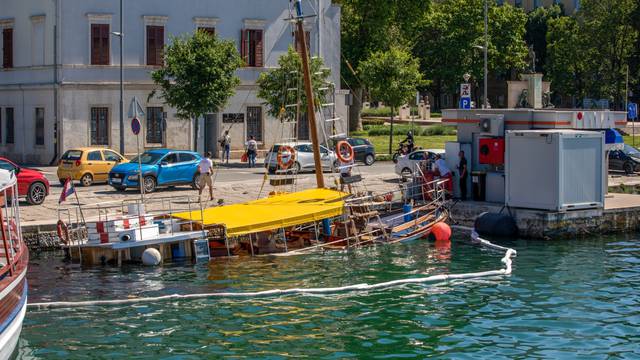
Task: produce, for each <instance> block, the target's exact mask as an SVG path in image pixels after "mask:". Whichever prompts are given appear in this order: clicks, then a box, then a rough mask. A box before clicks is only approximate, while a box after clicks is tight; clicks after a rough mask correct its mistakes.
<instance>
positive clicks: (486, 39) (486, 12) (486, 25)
mask: <svg viewBox="0 0 640 360" xmlns="http://www.w3.org/2000/svg"><path fill="white" fill-rule="evenodd" d="M473 47H474V48H476V49H479V50H482V51H484V100H483V101H482V104H483V105H482V107H483V108H484V109H487V108H489V103H488V101H489V98H488V97H487V96H488V91H487V82H488V81H487V78H488V77H489V69H488V65H487V63H488V60H489V56H488V53H487V52H488V49H489V2H488V1H487V0H484V46H482V45H474V46H473Z"/></svg>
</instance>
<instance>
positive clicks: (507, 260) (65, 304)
mask: <svg viewBox="0 0 640 360" xmlns="http://www.w3.org/2000/svg"><path fill="white" fill-rule="evenodd" d="M471 239H472V241H473V242H474V243H476V244H478V245H480V246H483V247H487V248H491V249H496V250H497V249H506V251H505V254H504V256H503V257H502V259H501V262H502V264H503V265H504V267H503V268H501V269H498V270H489V271H481V272H473V273H464V274H449V275H446V274H443V275H432V276H427V277H422V278H409V279H399V280H392V281H385V282H380V283H376V284H367V283H361V284H354V285H346V286H339V287H327V288H292V289H273V290H265V291H252V292H219V293H200V294H171V295H164V296H156V297H143V298H135V299H114V300H89V301H55V302H42V303H30V304H27V306H28V307H29V308H35V309H38V310H41V309H54V308H79V307H91V306H109V305H124V304H140V303H150V302H158V301H167V300H187V299H209V298H236V299H238V298H245V299H246V298H258V297H277V296H286V295H312V294H324V295H331V294H339V293H345V292H359V291H370V290H384V289H390V288H396V287H401V286H404V285H408V284H428V283H440V282H447V281H452V280H466V279H477V278H483V277H492V276H506V275H510V274H511V272H512V260H511V258H512V257H515V256H516V254H517V253H516V251H515V250H514V249H510V248H505V247H502V246H499V245H496V244H493V243H491V242H490V241H488V240H484V239H481V238H480V237H479V236H478V235H477V233H475V231H472V233H471Z"/></svg>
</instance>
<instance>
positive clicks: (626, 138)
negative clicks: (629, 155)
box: [622, 135, 640, 147]
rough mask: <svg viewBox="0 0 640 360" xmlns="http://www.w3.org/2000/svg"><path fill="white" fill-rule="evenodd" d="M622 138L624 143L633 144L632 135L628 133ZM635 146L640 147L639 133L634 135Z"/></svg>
mask: <svg viewBox="0 0 640 360" xmlns="http://www.w3.org/2000/svg"><path fill="white" fill-rule="evenodd" d="M622 138H623V139H624V143H625V144H627V145H631V146H633V144H634V137H633V136H631V135H628V136H623V137H622ZM635 146H636V147H640V135H636V136H635Z"/></svg>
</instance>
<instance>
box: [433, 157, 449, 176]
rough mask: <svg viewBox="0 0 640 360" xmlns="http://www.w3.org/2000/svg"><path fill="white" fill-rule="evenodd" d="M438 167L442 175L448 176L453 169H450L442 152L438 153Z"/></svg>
mask: <svg viewBox="0 0 640 360" xmlns="http://www.w3.org/2000/svg"><path fill="white" fill-rule="evenodd" d="M436 169H438V172H439V173H440V177H446V176H448V175H449V174H451V169H449V167H448V166H447V162H446V161H444V159H443V158H442V156H440V154H438V155H436Z"/></svg>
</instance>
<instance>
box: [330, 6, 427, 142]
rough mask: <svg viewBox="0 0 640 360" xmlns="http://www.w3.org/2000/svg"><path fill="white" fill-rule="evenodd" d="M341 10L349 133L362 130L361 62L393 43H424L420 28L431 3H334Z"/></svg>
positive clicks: (343, 73) (342, 68)
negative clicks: (349, 101) (349, 98)
mask: <svg viewBox="0 0 640 360" xmlns="http://www.w3.org/2000/svg"><path fill="white" fill-rule="evenodd" d="M334 2H336V3H338V4H340V5H341V7H342V20H341V21H342V23H341V45H342V48H341V51H342V57H343V60H344V62H343V65H342V66H341V70H342V71H341V72H342V73H341V76H342V81H343V85H344V86H345V87H346V88H348V89H350V90H351V93H352V95H353V105H352V106H350V108H349V119H350V121H349V130H350V131H355V130H362V121H361V119H360V111H361V110H362V97H363V85H364V84H363V83H362V79H361V78H360V74H359V73H357V72H356V69H357V67H358V66H359V64H360V62H362V61H364V60H366V59H367V57H368V56H369V54H371V53H372V52H375V51H380V50H387V49H389V47H390V45H391V44H394V45H399V44H404V45H407V46H412V44H413V43H415V42H417V41H421V39H420V38H419V35H420V34H419V31H418V25H419V24H420V21H419V20H420V19H421V18H422V16H423V13H424V12H425V11H427V9H428V8H429V4H430V1H428V0H425V1H416V0H394V1H389V0H334Z"/></svg>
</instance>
